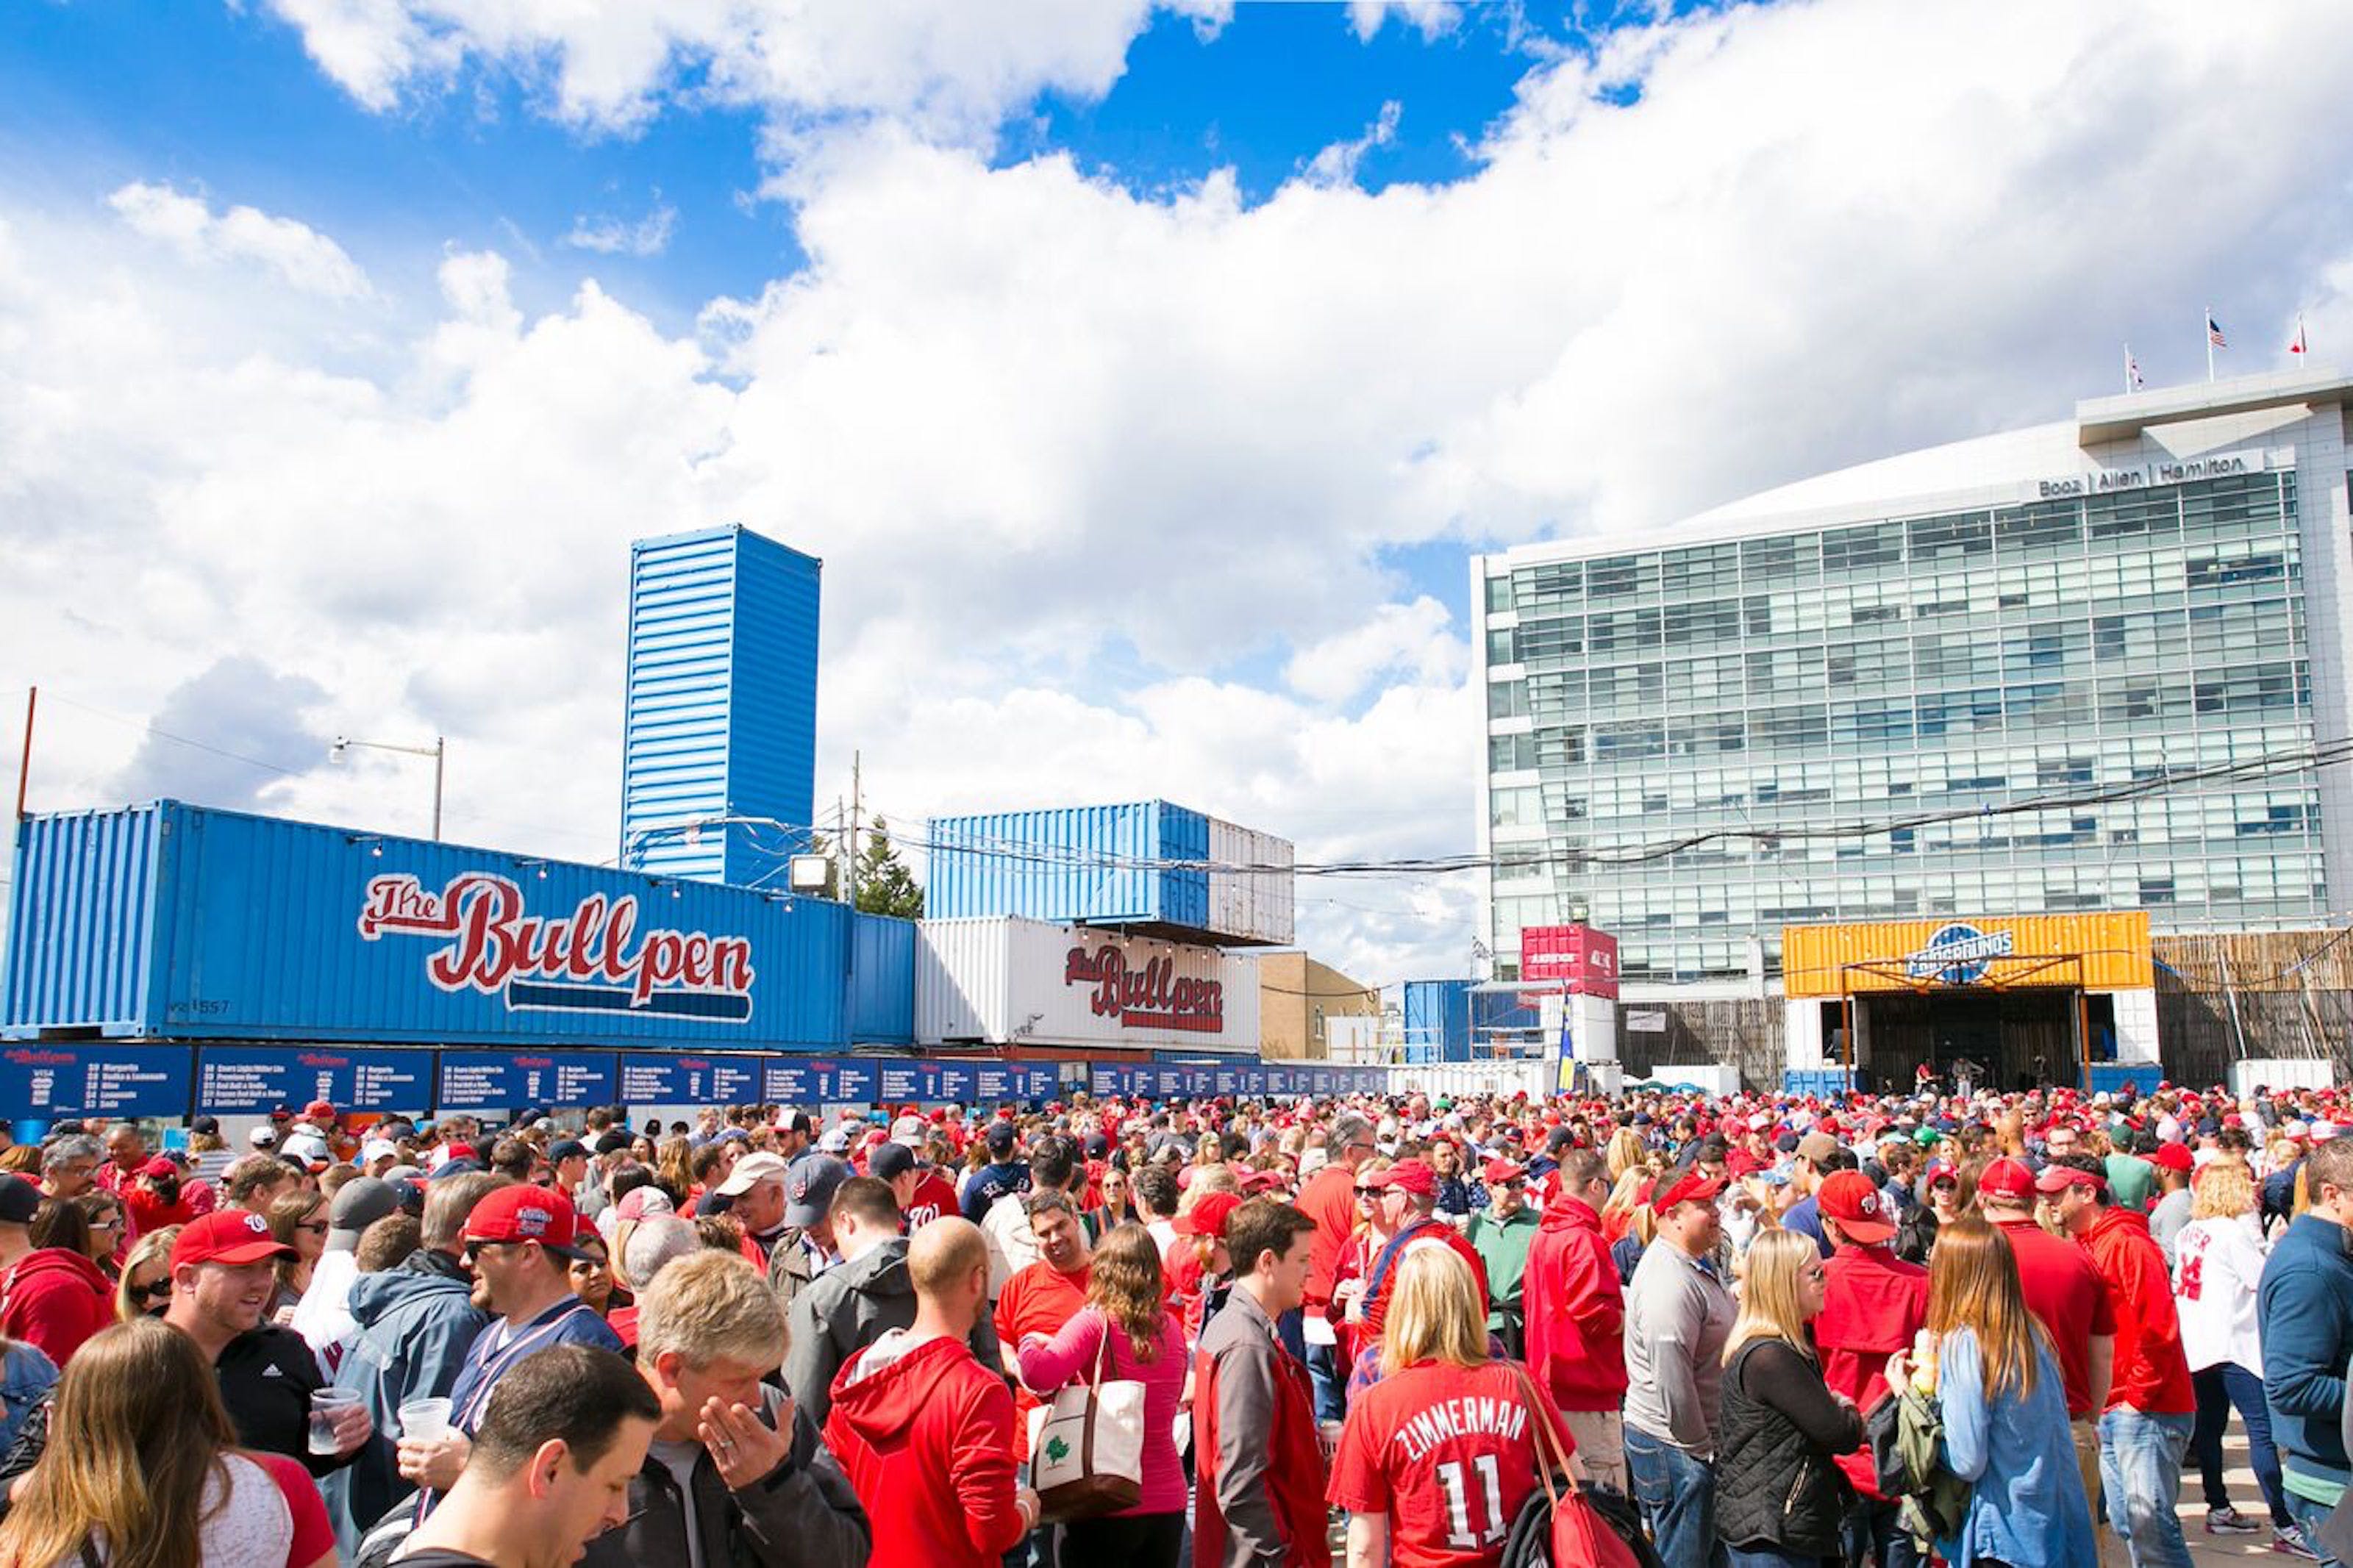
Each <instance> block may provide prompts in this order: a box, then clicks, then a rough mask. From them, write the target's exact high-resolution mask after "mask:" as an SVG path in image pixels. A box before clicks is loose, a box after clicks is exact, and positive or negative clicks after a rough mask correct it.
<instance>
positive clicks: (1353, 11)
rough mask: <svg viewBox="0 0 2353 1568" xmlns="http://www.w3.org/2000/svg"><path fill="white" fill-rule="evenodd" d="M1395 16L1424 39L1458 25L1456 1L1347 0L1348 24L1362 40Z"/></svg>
mask: <svg viewBox="0 0 2353 1568" xmlns="http://www.w3.org/2000/svg"><path fill="white" fill-rule="evenodd" d="M1391 16H1395V17H1396V18H1397V19H1398V21H1399V22H1401V23H1403V24H1404V25H1405V26H1409V27H1411V28H1412V29H1413V30H1414V31H1416V32H1418V33H1419V34H1420V35H1421V36H1422V37H1423V38H1424V39H1425V40H1427V39H1430V38H1437V37H1443V36H1444V35H1446V34H1448V33H1451V32H1452V31H1453V30H1454V29H1455V28H1456V27H1457V26H1461V21H1462V7H1461V5H1460V4H1458V3H1457V0H1348V26H1349V28H1350V30H1352V31H1353V32H1354V33H1355V34H1356V37H1357V38H1358V39H1359V40H1361V41H1363V42H1365V43H1370V42H1372V39H1373V35H1374V34H1376V33H1377V32H1379V31H1380V30H1381V28H1382V27H1383V26H1386V25H1388V19H1389V18H1390V17H1391Z"/></svg>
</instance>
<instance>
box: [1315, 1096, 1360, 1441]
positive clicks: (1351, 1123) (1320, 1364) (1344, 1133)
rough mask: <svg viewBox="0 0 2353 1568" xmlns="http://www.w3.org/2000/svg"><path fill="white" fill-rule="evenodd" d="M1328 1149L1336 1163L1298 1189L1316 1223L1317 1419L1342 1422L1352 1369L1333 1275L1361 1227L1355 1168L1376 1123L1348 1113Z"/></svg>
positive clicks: (1337, 1125)
mask: <svg viewBox="0 0 2353 1568" xmlns="http://www.w3.org/2000/svg"><path fill="white" fill-rule="evenodd" d="M1324 1148H1325V1150H1326V1152H1328V1153H1329V1154H1330V1156H1331V1163H1329V1164H1326V1165H1325V1166H1324V1168H1323V1169H1322V1170H1320V1171H1318V1172H1316V1173H1314V1175H1312V1176H1310V1177H1308V1178H1307V1184H1306V1185H1305V1186H1303V1187H1302V1188H1300V1189H1299V1205H1298V1206H1299V1212H1300V1213H1301V1214H1303V1215H1306V1216H1307V1217H1308V1218H1309V1219H1310V1220H1313V1221H1314V1224H1315V1235H1314V1245H1313V1247H1312V1248H1311V1249H1310V1251H1309V1254H1308V1264H1307V1299H1306V1301H1305V1303H1304V1305H1305V1307H1306V1309H1307V1310H1306V1313H1305V1315H1304V1317H1305V1321H1303V1323H1302V1325H1301V1329H1302V1331H1303V1333H1304V1334H1305V1335H1306V1339H1307V1371H1308V1374H1309V1375H1310V1376H1311V1377H1312V1378H1313V1379H1314V1385H1315V1418H1316V1419H1317V1420H1319V1421H1337V1420H1339V1419H1340V1418H1341V1417H1342V1416H1343V1415H1346V1414H1347V1402H1346V1397H1345V1393H1344V1390H1345V1388H1346V1386H1347V1382H1348V1369H1347V1368H1346V1367H1345V1366H1342V1365H1341V1364H1340V1349H1339V1346H1340V1340H1339V1335H1338V1333H1337V1332H1336V1331H1334V1329H1333V1327H1332V1323H1331V1317H1330V1313H1331V1308H1332V1277H1333V1275H1334V1274H1335V1273H1336V1272H1337V1271H1338V1269H1339V1267H1340V1254H1341V1253H1342V1252H1343V1251H1344V1250H1345V1248H1346V1247H1347V1245H1348V1238H1349V1237H1351V1236H1353V1235H1354V1234H1356V1172H1357V1171H1358V1170H1359V1169H1360V1168H1362V1167H1363V1165H1364V1163H1365V1162H1366V1161H1367V1160H1369V1159H1371V1158H1372V1157H1373V1154H1374V1152H1375V1150H1376V1145H1375V1143H1374V1142H1373V1124H1372V1123H1371V1122H1369V1121H1366V1120H1365V1119H1364V1118H1363V1117H1361V1116H1358V1115H1356V1113H1355V1112H1353V1111H1343V1112H1342V1113H1341V1114H1340V1116H1339V1117H1338V1118H1337V1119H1336V1120H1335V1121H1334V1122H1333V1123H1332V1135H1331V1137H1330V1138H1329V1139H1328V1140H1326V1141H1325V1143H1324Z"/></svg>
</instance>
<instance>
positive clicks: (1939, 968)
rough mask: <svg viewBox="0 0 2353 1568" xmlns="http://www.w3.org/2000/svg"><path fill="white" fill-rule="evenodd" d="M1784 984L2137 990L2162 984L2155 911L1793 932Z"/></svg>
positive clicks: (1813, 988) (1785, 945)
mask: <svg viewBox="0 0 2353 1568" xmlns="http://www.w3.org/2000/svg"><path fill="white" fill-rule="evenodd" d="M1781 978H1782V984H1783V985H1784V986H1785V988H1786V989H1787V991H1788V994H1789V995H1791V996H1843V995H1846V994H1849V993H1851V992H1855V993H1860V992H1870V991H1926V990H1936V989H1941V988H1945V987H1949V986H1984V987H1987V988H1997V987H2002V986H2010V985H2075V986H2081V987H2083V988H2084V990H2086V991H2137V990H2143V989H2146V988H2147V987H2148V986H2151V985H2154V984H2157V977H2156V972H2155V971H2154V969H2153V968H2152V967H2151V966H2150V962H2149V945H2148V911H2147V910H2118V911H2114V912H2108V911H2103V912H2101V913H2097V914H2071V915H2009V916H2000V917H1986V916H1970V917H1962V916H1947V917H1945V918H1944V919H1941V920H1926V921H1882V922H1878V923H1874V924H1866V925H1811V926H1784V927H1782V928H1781Z"/></svg>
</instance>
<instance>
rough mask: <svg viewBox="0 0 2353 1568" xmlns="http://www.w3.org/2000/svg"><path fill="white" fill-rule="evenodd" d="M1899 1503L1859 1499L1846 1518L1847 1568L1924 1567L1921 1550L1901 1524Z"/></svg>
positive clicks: (1875, 1499)
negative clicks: (1898, 1518) (1921, 1564)
mask: <svg viewBox="0 0 2353 1568" xmlns="http://www.w3.org/2000/svg"><path fill="white" fill-rule="evenodd" d="M1900 1506H1901V1505H1899V1504H1897V1503H1894V1502H1890V1501H1888V1500H1885V1499H1883V1498H1859V1499H1857V1500H1856V1502H1855V1506H1854V1507H1853V1508H1852V1509H1850V1510H1847V1516H1846V1563H1847V1568H1920V1547H1919V1544H1918V1543H1917V1542H1915V1541H1914V1540H1913V1539H1912V1532H1911V1531H1908V1530H1906V1529H1905V1528H1904V1526H1903V1525H1902V1524H1901V1523H1899V1522H1898V1521H1897V1516H1898V1513H1899V1510H1900Z"/></svg>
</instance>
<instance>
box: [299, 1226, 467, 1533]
mask: <svg viewBox="0 0 2353 1568" xmlns="http://www.w3.org/2000/svg"><path fill="white" fill-rule="evenodd" d="M471 1289H472V1286H471V1284H470V1281H469V1280H468V1279H467V1278H466V1276H465V1274H464V1272H463V1271H462V1269H461V1268H460V1267H459V1263H458V1261H457V1259H455V1258H450V1257H448V1256H446V1255H445V1254H442V1253H438V1252H427V1251H419V1252H416V1253H412V1254H410V1256H409V1257H408V1258H407V1260H406V1262H403V1263H401V1264H400V1265H399V1266H397V1267H396V1268H387V1269H385V1270H384V1271H383V1272H381V1273H377V1274H363V1275H361V1276H360V1277H359V1278H358V1279H354V1280H353V1281H352V1294H351V1303H350V1305H351V1314H352V1318H353V1321H355V1322H357V1323H358V1324H359V1327H358V1328H357V1329H355V1330H354V1331H353V1332H352V1334H351V1336H350V1337H349V1338H348V1339H346V1340H345V1341H344V1342H343V1365H342V1367H341V1368H340V1369H339V1370H338V1371H337V1373H335V1386H336V1387H338V1388H348V1389H350V1390H352V1391H353V1393H355V1394H358V1395H359V1396H360V1403H361V1404H362V1405H365V1406H366V1407H367V1413H368V1415H371V1416H372V1417H374V1418H375V1435H374V1436H371V1437H369V1438H368V1440H367V1447H364V1448H362V1449H361V1450H360V1452H359V1457H358V1458H355V1459H354V1460H353V1462H352V1463H351V1464H350V1465H349V1466H348V1467H347V1468H343V1469H341V1470H337V1471H336V1472H334V1473H333V1474H332V1475H330V1476H327V1477H324V1478H322V1479H321V1481H320V1482H319V1491H320V1494H321V1495H322V1496H323V1497H324V1498H325V1499H326V1500H327V1517H328V1518H329V1519H330V1520H331V1521H333V1523H334V1526H335V1538H336V1540H337V1541H338V1542H340V1543H341V1545H342V1547H343V1555H344V1556H346V1557H349V1556H351V1555H353V1553H354V1552H357V1551H358V1549H359V1540H360V1537H361V1536H362V1535H364V1533H366V1531H367V1529H368V1527H369V1526H370V1525H372V1524H374V1523H375V1521H377V1520H379V1519H382V1518H383V1517H384V1516H385V1513H386V1512H387V1511H389V1510H390V1509H391V1508H392V1506H393V1504H395V1503H396V1502H398V1501H400V1500H402V1499H403V1498H406V1497H409V1496H411V1495H413V1494H414V1493H415V1492H416V1490H417V1489H416V1488H415V1487H413V1486H411V1485H409V1483H408V1482H406V1481H405V1480H403V1479H400V1468H399V1465H398V1463H397V1460H396V1456H395V1454H394V1452H393V1445H394V1443H395V1442H396V1441H397V1440H398V1438H399V1436H400V1430H399V1428H400V1407H401V1406H402V1405H405V1404H406V1403H407V1402H408V1401H410V1400H412V1399H432V1398H437V1397H439V1396H440V1395H443V1394H448V1392H449V1387H450V1384H454V1383H456V1382H457V1381H458V1370H459V1368H460V1367H462V1366H463V1365H465V1363H466V1352H468V1351H469V1350H471V1349H472V1348H473V1344H474V1337H475V1336H476V1335H477V1334H480V1332H481V1331H482V1328H483V1326H484V1325H485V1324H487V1323H488V1322H489V1321H491V1320H490V1317H489V1315H488V1314H486V1313H484V1312H483V1311H482V1310H480V1308H478V1307H476V1306H474V1305H473V1303H472V1302H471V1301H470V1300H468V1295H469V1293H470V1290H471Z"/></svg>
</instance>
